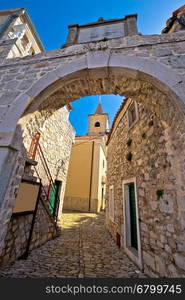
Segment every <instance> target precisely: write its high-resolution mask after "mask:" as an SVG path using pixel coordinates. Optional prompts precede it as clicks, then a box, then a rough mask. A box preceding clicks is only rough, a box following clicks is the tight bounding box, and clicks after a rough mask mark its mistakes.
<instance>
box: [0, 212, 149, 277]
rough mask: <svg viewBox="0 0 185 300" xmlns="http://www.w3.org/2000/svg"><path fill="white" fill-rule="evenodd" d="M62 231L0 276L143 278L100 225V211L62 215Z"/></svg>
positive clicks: (101, 218) (10, 266) (102, 217)
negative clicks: (97, 212) (98, 212)
mask: <svg viewBox="0 0 185 300" xmlns="http://www.w3.org/2000/svg"><path fill="white" fill-rule="evenodd" d="M61 227H62V234H61V235H60V236H59V237H57V238H56V239H54V240H51V241H49V242H47V243H46V244H45V245H43V246H41V247H40V248H38V249H35V250H32V251H31V253H30V255H29V257H28V259H27V260H19V261H16V262H15V263H12V264H11V265H9V266H8V267H5V268H4V269H1V270H0V277H15V278H23V277H29V278H36V277H63V278H64V277H65V278H68V277H76V278H84V277H119V278H121V277H127V278H128V277H146V276H145V275H144V274H142V273H141V272H140V271H139V270H138V268H137V266H135V265H134V264H133V263H132V262H131V261H130V259H129V258H128V257H127V256H126V255H124V253H123V250H122V249H121V250H120V249H119V248H118V247H117V246H116V244H115V242H114V240H113V239H112V237H111V236H110V234H109V233H108V231H107V230H106V228H105V225H104V214H103V213H101V214H92V213H77V212H73V213H71V212H70V213H68V212H65V213H64V214H63V220H62V222H61Z"/></svg>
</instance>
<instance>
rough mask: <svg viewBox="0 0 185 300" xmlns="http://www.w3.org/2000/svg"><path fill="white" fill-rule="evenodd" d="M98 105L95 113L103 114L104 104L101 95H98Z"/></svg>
mask: <svg viewBox="0 0 185 300" xmlns="http://www.w3.org/2000/svg"><path fill="white" fill-rule="evenodd" d="M98 102H99V103H98V106H97V108H96V110H95V114H102V113H103V109H102V105H101V95H99V96H98Z"/></svg>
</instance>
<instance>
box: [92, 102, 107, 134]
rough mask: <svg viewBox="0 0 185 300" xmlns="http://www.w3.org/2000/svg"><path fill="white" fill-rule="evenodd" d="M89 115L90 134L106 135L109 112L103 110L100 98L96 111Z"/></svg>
mask: <svg viewBox="0 0 185 300" xmlns="http://www.w3.org/2000/svg"><path fill="white" fill-rule="evenodd" d="M88 117H89V128H88V135H105V134H106V132H107V130H108V129H109V118H108V114H107V113H104V112H103V109H102V105H101V102H100V100H99V103H98V106H97V108H96V110H95V113H94V114H90V115H88Z"/></svg>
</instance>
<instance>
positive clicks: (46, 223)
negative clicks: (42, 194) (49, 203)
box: [0, 203, 58, 267]
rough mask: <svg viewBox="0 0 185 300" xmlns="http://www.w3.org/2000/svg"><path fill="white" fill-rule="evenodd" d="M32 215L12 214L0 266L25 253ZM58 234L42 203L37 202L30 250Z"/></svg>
mask: <svg viewBox="0 0 185 300" xmlns="http://www.w3.org/2000/svg"><path fill="white" fill-rule="evenodd" d="M32 218H33V215H32V214H29V215H22V216H16V215H12V217H11V220H10V222H9V224H8V231H7V235H6V237H5V247H4V249H3V251H2V255H1V257H0V267H3V266H4V265H6V264H7V263H10V262H12V261H14V260H15V259H17V258H19V257H20V256H21V255H23V254H24V253H25V250H26V247H27V243H28V237H29V233H30V228H31V223H32ZM57 235H58V230H57V228H56V227H55V226H54V224H53V223H52V222H51V219H50V218H49V216H48V215H47V213H46V211H45V209H44V207H43V205H42V203H40V204H39V207H38V212H37V217H36V222H35V225H34V230H33V235H32V240H31V244H30V250H32V249H34V248H37V247H39V246H41V245H42V244H44V243H45V242H47V241H49V240H51V239H52V238H54V237H56V236H57Z"/></svg>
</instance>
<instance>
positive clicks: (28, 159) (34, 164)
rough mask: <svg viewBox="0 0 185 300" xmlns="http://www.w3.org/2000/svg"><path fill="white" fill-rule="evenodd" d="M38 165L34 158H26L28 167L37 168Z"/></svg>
mask: <svg viewBox="0 0 185 300" xmlns="http://www.w3.org/2000/svg"><path fill="white" fill-rule="evenodd" d="M37 164H38V162H37V161H35V160H34V159H32V158H29V157H27V158H26V166H36V165H37Z"/></svg>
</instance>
